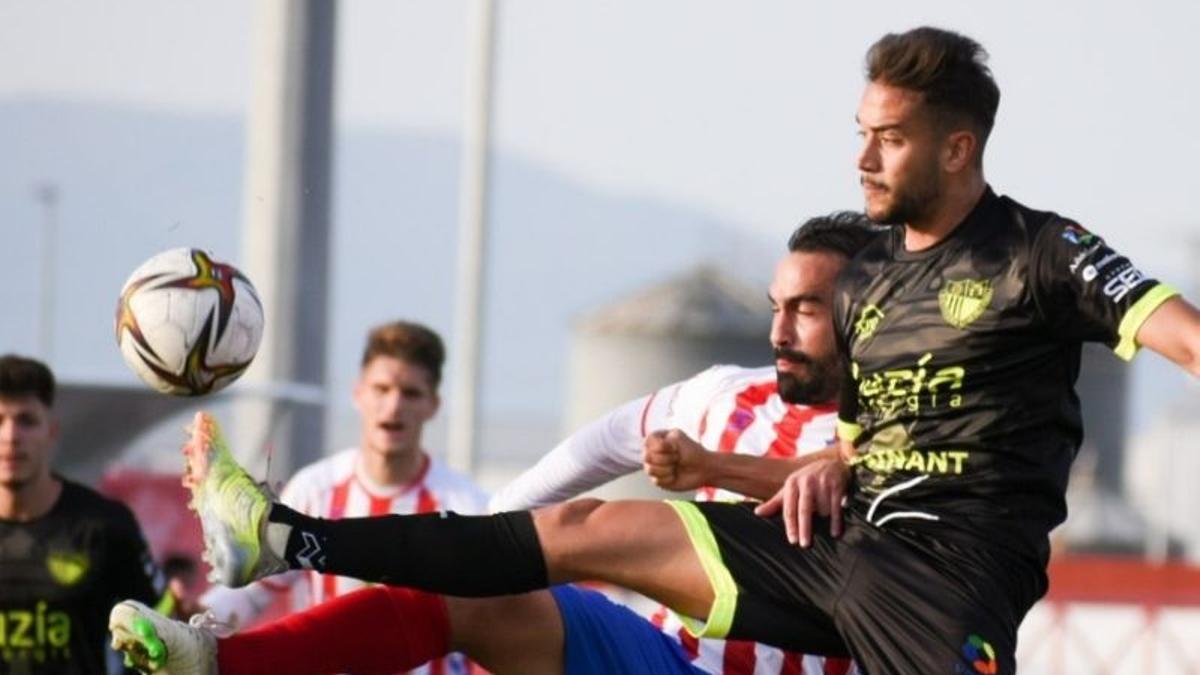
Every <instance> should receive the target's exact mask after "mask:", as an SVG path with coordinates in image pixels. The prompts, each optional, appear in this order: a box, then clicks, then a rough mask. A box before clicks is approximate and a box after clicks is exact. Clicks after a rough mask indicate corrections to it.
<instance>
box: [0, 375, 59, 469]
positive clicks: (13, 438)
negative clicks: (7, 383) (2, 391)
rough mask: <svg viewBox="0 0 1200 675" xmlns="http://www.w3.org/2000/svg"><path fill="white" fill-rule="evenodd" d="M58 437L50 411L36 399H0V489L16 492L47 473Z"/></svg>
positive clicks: (17, 397)
mask: <svg viewBox="0 0 1200 675" xmlns="http://www.w3.org/2000/svg"><path fill="white" fill-rule="evenodd" d="M57 435H58V428H57V425H56V424H55V423H54V420H53V418H52V417H51V415H50V409H49V408H47V407H46V404H44V403H42V402H41V401H40V400H38V398H37V397H36V396H34V395H32V394H29V395H26V396H0V487H4V488H7V489H11V490H16V489H19V488H21V487H24V486H26V485H29V484H31V483H33V482H34V481H36V480H37V479H39V478H40V477H42V476H43V475H45V474H47V473H48V472H49V471H50V464H49V462H50V448H51V446H52V445H54V439H55V438H56V437H57Z"/></svg>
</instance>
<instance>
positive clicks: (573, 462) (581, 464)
mask: <svg viewBox="0 0 1200 675" xmlns="http://www.w3.org/2000/svg"><path fill="white" fill-rule="evenodd" d="M650 403H651V401H650V397H643V398H640V399H637V400H635V401H630V402H628V403H626V404H624V405H621V406H618V407H617V408H616V409H614V410H613V411H611V412H609V413H608V414H606V415H605V416H604V417H601V418H600V419H598V420H595V421H592V422H590V423H588V424H587V425H585V426H584V427H583V428H582V429H580V430H579V431H576V432H575V433H573V434H571V435H570V436H568V437H567V438H566V439H564V440H563V441H562V442H560V443H559V444H558V445H556V446H554V448H553V449H552V450H550V452H549V453H547V454H546V455H545V456H544V457H542V458H541V459H540V460H538V462H537V464H534V465H533V467H532V468H530V469H529V470H527V471H525V472H524V473H522V474H521V475H520V476H517V477H516V478H515V479H513V480H512V481H511V482H510V483H508V484H507V485H505V486H504V487H502V488H501V489H500V490H499V491H498V492H496V494H495V496H493V497H492V501H491V504H490V508H491V510H492V511H493V512H498V511H511V510H516V509H531V508H535V507H538V506H545V505H547V504H554V503H557V502H560V501H563V500H565V499H570V498H571V497H574V496H576V495H578V494H580V493H581V492H586V491H587V490H590V489H592V488H594V487H596V486H598V485H603V484H604V483H607V482H608V481H610V480H613V479H614V478H619V477H621V476H624V475H625V474H627V473H631V472H633V471H636V470H637V469H638V468H639V467H640V466H641V465H642V438H643V436H642V433H641V423H640V420H641V418H642V414H643V411H644V410H646V408H647V406H648V405H649V404H650Z"/></svg>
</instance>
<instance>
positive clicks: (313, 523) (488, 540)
mask: <svg viewBox="0 0 1200 675" xmlns="http://www.w3.org/2000/svg"><path fill="white" fill-rule="evenodd" d="M268 520H270V521H272V522H276V523H286V524H288V525H291V526H292V531H291V533H290V534H289V535H288V541H287V549H286V550H285V551H284V560H286V561H287V564H288V566H290V567H291V568H293V569H314V570H316V571H318V572H324V573H327V574H338V575H341V576H346V577H354V578H356V579H362V580H363V581H374V582H378V583H384V584H391V585H395V586H410V587H413V588H418V589H421V590H424V591H432V592H434V593H442V594H445V595H457V596H460V597H484V596H493V595H509V594H512V593H524V592H526V591H532V590H536V589H539V588H545V587H546V586H548V585H549V581H548V580H547V573H546V560H545V558H544V557H543V555H542V547H541V542H540V541H539V540H538V535H537V530H536V529H535V528H534V526H533V515H532V514H530V513H529V512H528V511H514V512H510V513H498V514H495V515H491V516H460V515H458V514H456V513H451V512H446V513H424V514H419V515H412V516H379V517H375V518H343V519H339V520H324V519H321V518H313V517H311V516H306V515H304V514H301V513H298V512H296V511H293V510H292V509H289V508H287V507H285V506H282V505H280V504H276V505H274V506H273V507H272V509H271V513H270V515H269V516H268Z"/></svg>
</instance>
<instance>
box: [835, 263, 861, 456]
mask: <svg viewBox="0 0 1200 675" xmlns="http://www.w3.org/2000/svg"><path fill="white" fill-rule="evenodd" d="M850 283H851V282H850V280H849V279H848V278H847V277H846V276H845V275H843V276H841V277H839V279H838V285H837V290H836V292H835V293H834V296H833V322H834V324H833V336H834V342H835V343H836V344H837V350H838V360H839V361H840V362H841V368H842V387H841V391H840V392H839V393H838V418H837V438H838V439H839V440H843V441H850V442H854V440H855V439H857V438H858V436H859V435H860V434H861V433H862V426H860V425H859V423H858V387H857V385H856V380H855V378H854V372H853V363H852V359H851V357H850V338H851V336H852V335H853V330H854V313H855V311H856V310H855V309H854V302H853V291H852V289H851V288H850V287H849V286H850Z"/></svg>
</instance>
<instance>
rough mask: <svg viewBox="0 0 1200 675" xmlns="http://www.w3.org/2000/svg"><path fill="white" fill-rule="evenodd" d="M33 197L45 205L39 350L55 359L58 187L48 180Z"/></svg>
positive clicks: (43, 356)
mask: <svg viewBox="0 0 1200 675" xmlns="http://www.w3.org/2000/svg"><path fill="white" fill-rule="evenodd" d="M33 198H34V199H36V200H37V202H38V203H39V204H41V205H42V219H43V220H42V269H41V273H42V275H41V277H42V278H41V281H42V288H41V296H42V297H41V307H40V308H39V312H38V336H37V340H38V349H39V350H40V353H41V356H42V360H43V361H45V362H46V363H52V362H53V360H54V305H55V289H54V285H55V280H56V277H57V264H56V263H57V260H58V185H57V184H55V183H53V182H50V181H46V182H43V183H39V184H37V185H36V186H34V188H33Z"/></svg>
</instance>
